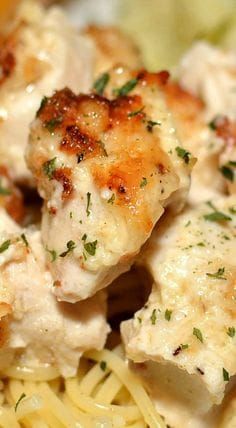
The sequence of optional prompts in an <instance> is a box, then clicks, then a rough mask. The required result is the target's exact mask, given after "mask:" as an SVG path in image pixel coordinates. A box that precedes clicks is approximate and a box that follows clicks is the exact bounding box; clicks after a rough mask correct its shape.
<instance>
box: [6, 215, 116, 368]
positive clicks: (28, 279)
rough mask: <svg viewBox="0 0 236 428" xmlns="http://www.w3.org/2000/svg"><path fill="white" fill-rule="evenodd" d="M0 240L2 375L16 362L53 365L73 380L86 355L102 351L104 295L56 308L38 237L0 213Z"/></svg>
mask: <svg viewBox="0 0 236 428" xmlns="http://www.w3.org/2000/svg"><path fill="white" fill-rule="evenodd" d="M0 236H1V241H0V242H1V245H0V284H1V287H0V318H1V321H0V326H1V336H0V344H1V348H0V368H1V370H2V369H4V368H5V367H6V366H9V365H10V364H12V363H13V362H19V363H21V364H23V365H29V366H33V367H37V366H38V364H52V365H53V366H55V367H57V368H58V370H59V372H60V373H61V374H62V375H63V376H74V375H75V374H76V370H77V366H78V362H79V358H80V356H81V355H82V354H83V352H85V351H86V350H89V349H96V348H97V349H101V348H102V347H103V346H104V343H105V340H106V336H107V333H108V331H109V327H108V325H107V323H106V318H105V313H106V303H105V296H104V294H103V292H100V294H98V295H97V296H94V297H93V298H91V299H89V300H88V301H86V302H81V303H77V304H75V305H71V304H70V303H58V302H57V301H56V299H55V297H54V296H53V293H52V289H53V285H55V284H53V279H52V277H51V275H50V273H49V272H48V271H47V270H46V268H45V255H44V250H43V247H42V244H41V236H40V232H39V231H38V230H35V229H27V230H24V229H22V228H20V227H19V226H18V225H16V223H14V222H13V221H12V220H11V219H10V218H9V217H8V216H7V214H5V213H4V211H3V210H2V209H1V210H0Z"/></svg>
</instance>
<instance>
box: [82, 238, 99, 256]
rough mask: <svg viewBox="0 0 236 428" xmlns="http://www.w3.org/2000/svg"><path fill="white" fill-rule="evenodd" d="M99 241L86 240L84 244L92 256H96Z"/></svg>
mask: <svg viewBox="0 0 236 428" xmlns="http://www.w3.org/2000/svg"><path fill="white" fill-rule="evenodd" d="M97 243H98V241H97V240H96V241H93V242H86V243H85V244H84V249H85V250H86V251H87V253H88V254H89V255H90V256H94V255H95V254H96V249H97Z"/></svg>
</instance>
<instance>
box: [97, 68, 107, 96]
mask: <svg viewBox="0 0 236 428" xmlns="http://www.w3.org/2000/svg"><path fill="white" fill-rule="evenodd" d="M109 80H110V75H109V74H108V73H103V74H102V75H101V76H100V77H99V78H98V79H97V80H96V81H95V83H94V85H93V89H94V90H95V91H96V92H97V94H98V95H103V93H104V90H105V87H106V86H107V84H108V82H109Z"/></svg>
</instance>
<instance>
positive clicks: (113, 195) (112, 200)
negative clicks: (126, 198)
mask: <svg viewBox="0 0 236 428" xmlns="http://www.w3.org/2000/svg"><path fill="white" fill-rule="evenodd" d="M115 199H116V197H115V193H112V195H111V197H110V198H109V199H108V201H107V203H108V204H111V205H113V204H114V202H115Z"/></svg>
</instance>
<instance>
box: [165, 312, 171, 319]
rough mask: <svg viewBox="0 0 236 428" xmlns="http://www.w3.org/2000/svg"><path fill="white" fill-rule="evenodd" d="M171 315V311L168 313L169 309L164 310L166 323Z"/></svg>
mask: <svg viewBox="0 0 236 428" xmlns="http://www.w3.org/2000/svg"><path fill="white" fill-rule="evenodd" d="M171 315H172V311H170V310H169V309H166V311H165V319H166V321H170V319H171Z"/></svg>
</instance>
